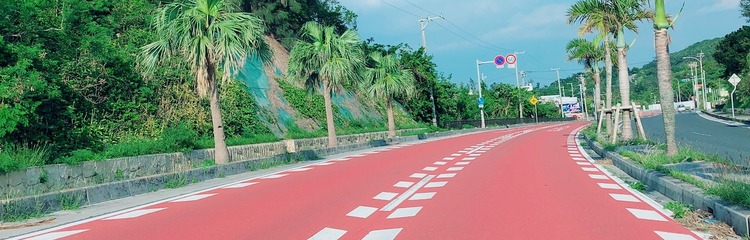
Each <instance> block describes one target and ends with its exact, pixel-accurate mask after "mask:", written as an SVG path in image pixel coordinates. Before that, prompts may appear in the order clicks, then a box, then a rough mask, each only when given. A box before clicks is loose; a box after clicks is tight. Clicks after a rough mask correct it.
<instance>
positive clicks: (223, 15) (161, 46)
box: [140, 0, 271, 164]
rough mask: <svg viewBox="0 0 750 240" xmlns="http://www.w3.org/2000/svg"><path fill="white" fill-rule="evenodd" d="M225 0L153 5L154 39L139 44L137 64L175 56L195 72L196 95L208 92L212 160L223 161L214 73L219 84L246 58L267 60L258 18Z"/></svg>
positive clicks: (152, 64)
mask: <svg viewBox="0 0 750 240" xmlns="http://www.w3.org/2000/svg"><path fill="white" fill-rule="evenodd" d="M238 9H239V8H238V6H237V5H235V4H233V3H232V2H231V1H227V0H185V1H179V2H175V3H170V4H167V5H165V6H163V7H161V8H159V9H157V12H156V16H155V18H154V21H153V27H154V28H155V31H156V32H157V33H158V34H157V36H159V39H158V40H157V41H155V42H153V43H149V44H147V45H145V46H143V47H141V55H142V59H141V62H140V64H141V66H142V67H143V69H144V71H145V72H146V73H147V74H150V73H153V72H154V70H155V69H156V67H157V66H158V65H160V64H161V63H162V62H164V61H166V60H167V59H169V58H171V57H175V56H180V57H181V58H180V60H183V61H184V62H185V63H187V64H189V65H190V68H191V70H192V71H193V72H195V78H196V81H197V84H196V86H197V90H198V95H199V96H201V97H205V96H206V95H210V97H209V103H210V106H211V121H212V124H213V133H214V154H215V156H214V159H215V161H216V163H217V164H223V163H226V162H228V161H229V152H228V151H227V145H226V142H225V141H224V128H223V124H222V118H221V107H220V106H219V92H218V84H217V79H216V74H217V73H219V72H220V73H221V80H222V82H227V81H229V80H230V79H231V76H232V74H233V73H234V72H236V71H237V70H238V69H240V68H241V67H242V66H243V65H244V63H245V61H247V59H248V56H251V57H253V58H259V59H260V60H261V61H263V62H264V63H266V62H270V59H271V50H270V48H269V47H268V45H267V43H266V42H265V41H264V40H263V33H264V32H265V27H264V25H263V21H262V20H261V19H259V18H257V17H255V16H253V15H251V14H248V13H241V12H235V11H236V10H238Z"/></svg>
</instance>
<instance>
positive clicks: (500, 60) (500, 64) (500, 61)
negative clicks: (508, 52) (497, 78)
mask: <svg viewBox="0 0 750 240" xmlns="http://www.w3.org/2000/svg"><path fill="white" fill-rule="evenodd" d="M495 66H496V67H497V68H504V67H505V57H503V55H497V56H496V57H495Z"/></svg>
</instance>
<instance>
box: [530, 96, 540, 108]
mask: <svg viewBox="0 0 750 240" xmlns="http://www.w3.org/2000/svg"><path fill="white" fill-rule="evenodd" d="M529 102H530V103H531V105H534V106H536V104H537V103H539V100H536V97H535V96H534V97H531V99H529Z"/></svg>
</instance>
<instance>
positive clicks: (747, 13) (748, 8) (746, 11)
mask: <svg viewBox="0 0 750 240" xmlns="http://www.w3.org/2000/svg"><path fill="white" fill-rule="evenodd" d="M740 7H742V9H741V10H740V11H741V12H742V16H744V17H746V18H747V21H748V22H750V0H740Z"/></svg>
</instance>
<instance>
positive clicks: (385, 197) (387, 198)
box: [372, 192, 398, 201]
mask: <svg viewBox="0 0 750 240" xmlns="http://www.w3.org/2000/svg"><path fill="white" fill-rule="evenodd" d="M396 196H398V193H394V192H381V193H379V194H378V195H376V196H375V197H373V198H372V199H375V200H385V201H390V200H393V198H395V197H396Z"/></svg>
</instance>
